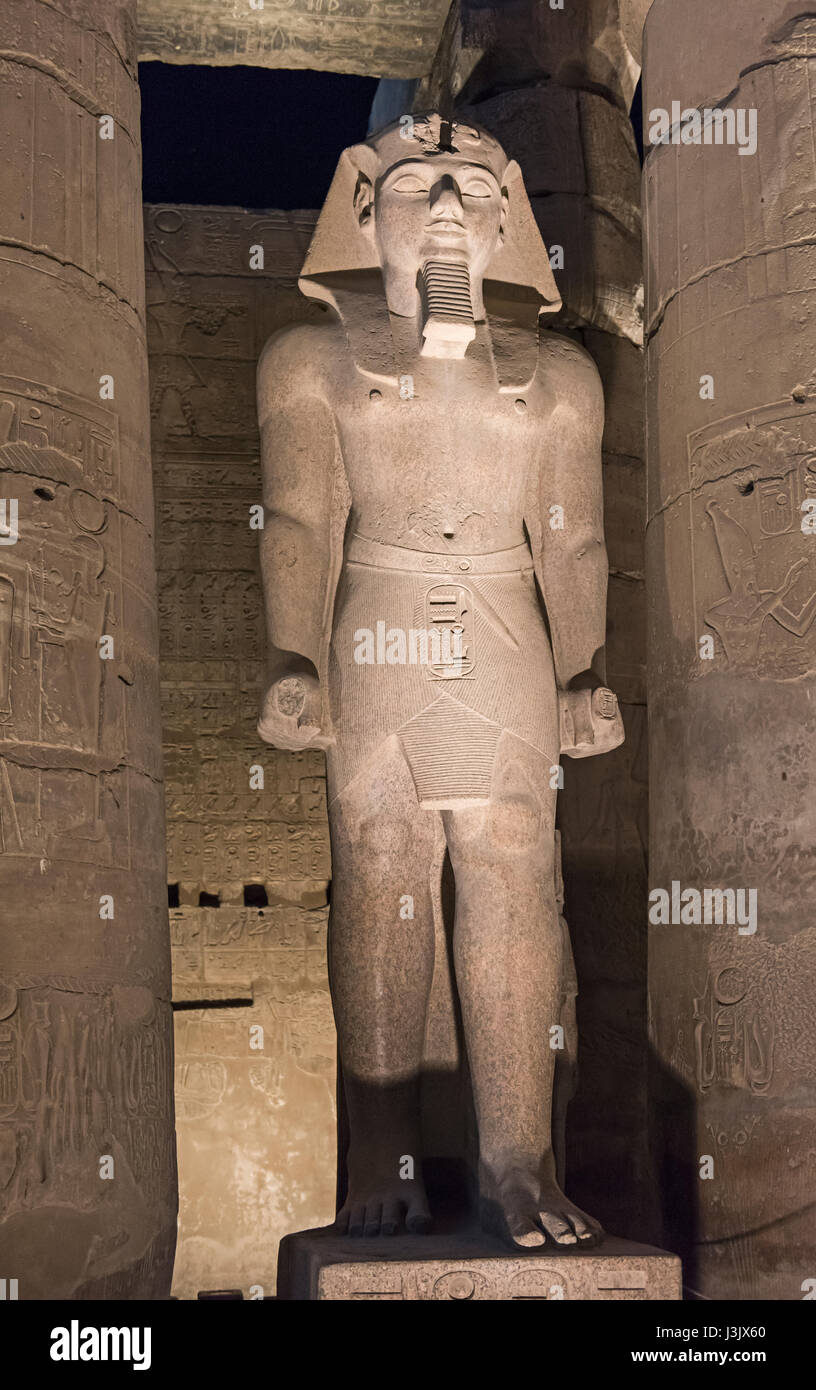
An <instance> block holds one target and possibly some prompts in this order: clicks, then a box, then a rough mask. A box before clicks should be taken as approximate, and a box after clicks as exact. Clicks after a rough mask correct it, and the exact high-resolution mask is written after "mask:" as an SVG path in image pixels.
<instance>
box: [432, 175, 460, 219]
mask: <svg viewBox="0 0 816 1390" xmlns="http://www.w3.org/2000/svg"><path fill="white" fill-rule="evenodd" d="M431 212H432V213H433V215H434V217H440V218H441V217H453V218H455V219H456V220H457V221H459V220H460V219H461V216H462V199H461V197H460V196H459V189H458V187H457V185H456V181H455V180H454V179H453V178H451V176H450V174H443V176H442V178H441V179H440V180H439V182H438V183H437V184H435V185H434V187H433V188H432V190H431Z"/></svg>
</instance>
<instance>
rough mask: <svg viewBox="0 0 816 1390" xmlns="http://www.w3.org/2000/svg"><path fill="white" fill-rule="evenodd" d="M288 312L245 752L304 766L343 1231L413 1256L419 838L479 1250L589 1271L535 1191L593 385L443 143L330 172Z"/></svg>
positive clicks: (270, 346)
mask: <svg viewBox="0 0 816 1390" xmlns="http://www.w3.org/2000/svg"><path fill="white" fill-rule="evenodd" d="M300 286H301V289H302V291H303V292H304V294H306V295H308V296H310V297H311V298H313V299H317V300H319V301H322V303H323V305H324V306H326V308H327V313H326V318H325V321H324V322H320V323H315V324H301V325H295V326H291V327H288V328H285V329H283V330H282V331H280V332H278V333H276V334H275V335H274V337H273V338H271V339H270V341H269V342H268V343H267V345H266V347H265V349H264V351H263V354H262V357H261V361H260V364H259V368H258V403H259V416H260V426H261V439H262V445H261V447H262V467H263V476H264V507H265V527H264V530H263V532H262V538H261V558H262V571H263V583H264V591H265V602H266V614H267V627H268V643H269V682H268V688H267V693H266V696H265V700H264V704H263V709H262V713H261V718H260V722H259V731H260V733H261V735H262V737H263V738H264V739H266V740H267V741H268V742H269V743H272V744H274V745H275V746H276V747H278V748H286V749H304V748H323V749H325V751H326V760H327V772H328V798H329V818H330V829H331V846H332V858H333V882H332V901H331V920H330V928H329V969H330V980H331V990H332V1000H333V1005H334V1011H335V1017H336V1021H337V1029H338V1036H339V1051H340V1060H341V1065H342V1075H343V1084H344V1088H345V1098H346V1105H347V1112H348V1122H349V1134H350V1139H349V1150H348V1156H347V1166H348V1194H347V1197H346V1201H345V1203H344V1205H343V1207H342V1209H341V1211H340V1213H339V1214H338V1217H337V1230H338V1231H341V1232H347V1233H348V1234H350V1235H352V1236H354V1235H361V1234H365V1235H366V1236H371V1235H376V1234H383V1235H387V1234H390V1233H393V1232H395V1231H397V1230H407V1231H409V1232H422V1231H425V1230H426V1229H428V1227H429V1223H430V1214H429V1210H428V1203H427V1199H426V1195H425V1191H424V1189H423V1185H422V1177H421V1172H422V1169H421V1155H420V1132H419V1124H418V1077H419V1074H420V1069H421V1061H422V1053H423V1043H424V1037H425V1026H426V1011H427V1005H428V992H429V989H430V984H431V976H432V971H433V964H434V928H433V891H432V889H433V885H432V882H431V877H432V873H433V872H434V866H436V867H437V868H438V858H437V855H436V852H435V844H436V842H437V836H438V834H439V832H440V826H441V831H442V833H443V834H444V839H445V841H446V844H447V851H448V854H449V856H450V861H451V865H452V869H453V874H454V878H455V886H456V907H455V925H454V949H453V954H454V964H455V974H456V986H457V990H458V994H459V998H460V1002H461V1010H462V1020H463V1027H464V1033H465V1040H466V1046H467V1054H468V1061H469V1067H470V1073H471V1077H472V1084H473V1093H474V1103H475V1112H476V1118H477V1123H478V1135H479V1191H480V1206H481V1213H482V1220H483V1222H484V1224H485V1225H486V1227H487V1228H489V1229H491V1230H493V1231H494V1232H498V1233H499V1234H501V1235H502V1236H503V1237H504V1238H505V1239H506V1240H508V1241H509V1242H511V1243H515V1244H516V1245H518V1246H524V1247H527V1246H537V1245H543V1244H545V1243H546V1242H547V1241H548V1240H549V1241H550V1242H552V1243H554V1244H555V1245H556V1246H568V1245H575V1244H577V1243H582V1244H583V1243H586V1244H588V1245H589V1244H591V1243H592V1242H593V1241H595V1240H597V1239H598V1237H599V1235H600V1228H599V1227H598V1225H597V1223H596V1222H594V1221H593V1220H592V1219H591V1218H590V1217H589V1216H587V1215H586V1214H585V1213H584V1212H582V1211H580V1210H579V1209H578V1208H577V1207H576V1206H575V1205H574V1204H573V1203H572V1202H570V1201H569V1200H568V1199H567V1198H566V1197H565V1196H564V1194H563V1192H562V1191H561V1189H560V1187H559V1185H558V1181H557V1173H556V1163H555V1158H554V1147H553V1138H552V1097H553V1073H554V1064H555V1057H556V1052H555V1050H553V1048H552V1047H551V1037H552V1033H551V1029H552V1026H553V1025H554V1024H557V1023H558V1021H559V1009H560V1001H561V997H562V994H561V988H562V971H563V968H564V942H563V937H562V932H561V926H560V923H559V916H558V908H557V903H556V895H555V887H554V884H555V874H554V845H555V828H554V824H555V802H556V790H557V787H558V784H559V759H560V754H561V752H567V753H569V754H571V755H572V756H587V755H589V754H592V753H596V752H603V751H605V750H606V749H608V748H611V747H614V746H616V745H617V744H618V743H620V742H621V740H622V738H623V730H622V725H621V721H620V715H619V712H618V708H617V702H616V700H615V697H614V695H612V693H611V692H610V691H608V690H606V689H605V688H604V687H603V684H602V675H603V673H602V671H601V670H600V669H599V665H600V662H601V661H602V657H603V644H604V637H605V616H606V588H607V560H606V550H605V546H604V538H603V527H602V495H601V433H602V425H603V396H602V391H601V386H600V382H599V378H598V374H597V371H596V369H595V367H594V365H593V363H592V361H591V360H590V358H589V357H588V356H587V354H586V353H585V352H584V351H583V350H582V348H581V347H579V346H577V345H576V344H575V343H573V342H572V341H570V340H568V339H565V338H563V337H559V336H556V335H554V334H549V333H547V332H543V331H541V330H540V327H539V319H540V316H541V315H542V313H546V312H548V311H553V310H554V309H557V308H558V307H559V299H558V294H557V291H556V288H555V284H554V281H553V278H552V273H551V270H550V266H549V260H548V257H547V253H546V251H545V248H544V246H543V244H542V241H541V237H540V234H539V232H538V229H537V227H536V224H535V221H534V219H533V216H532V212H531V209H530V206H529V202H528V200H527V196H526V194H525V191H524V187H523V184H522V179H521V174H520V171H519V169H518V166H517V165H516V164H515V163H513V162H508V160H507V157H506V155H505V154H504V153H503V151H502V150H501V148H500V147H499V145H498V144H497V143H496V141H495V140H494V139H493V138H492V137H491V136H490V135H489V134H487V133H486V132H484V131H481V130H478V129H476V128H474V127H473V126H470V125H467V124H463V123H448V122H446V121H444V120H443V119H441V118H440V117H439V116H438V115H436V114H430V115H426V116H416V117H414V118H413V119H412V120H408V119H407V118H403V119H402V121H401V122H399V123H398V124H395V125H394V126H391V127H388V128H387V129H385V130H384V131H382V132H381V133H380V134H378V135H376V136H375V137H373V138H372V139H371V140H370V141H369V142H367V143H366V144H363V145H359V146H356V147H354V148H352V149H350V150H346V151H345V152H344V154H343V155H342V157H341V160H340V163H339V166H338V170H337V173H336V175H335V178H334V181H333V183H332V187H331V190H330V192H329V195H328V198H327V201H326V204H325V206H324V209H323V212H322V214H321V216H320V219H319V222H318V224H317V227H316V230H315V234H314V238H313V241H312V244H311V247H310V249H309V253H308V256H307V258H306V262H305V265H304V268H303V272H302V276H301V280H300ZM406 1156H411V1157H413V1159H414V1164H413V1173H414V1176H413V1177H410V1176H408V1177H406V1167H405V1163H404V1160H405V1157H406Z"/></svg>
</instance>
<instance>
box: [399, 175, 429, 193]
mask: <svg viewBox="0 0 816 1390" xmlns="http://www.w3.org/2000/svg"><path fill="white" fill-rule="evenodd" d="M391 187H392V188H393V190H394V192H395V193H427V191H428V186H427V184H425V183H424V182H423V181H422V179H421V178H420V177H419V175H418V174H403V175H402V177H401V178H399V179H396V180H395V182H394V183H393V184H392V185H391Z"/></svg>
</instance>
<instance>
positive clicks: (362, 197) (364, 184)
mask: <svg viewBox="0 0 816 1390" xmlns="http://www.w3.org/2000/svg"><path fill="white" fill-rule="evenodd" d="M354 212H355V215H356V217H357V221H358V222H359V224H360V227H361V228H362V230H363V231H364V232H370V231H372V230H373V226H374V185H373V184H372V182H371V180H370V179H369V178H368V176H367V175H366V174H364V173H363V171H362V169H361V170H360V171H359V173H358V174H357V186H356V188H355V190H354Z"/></svg>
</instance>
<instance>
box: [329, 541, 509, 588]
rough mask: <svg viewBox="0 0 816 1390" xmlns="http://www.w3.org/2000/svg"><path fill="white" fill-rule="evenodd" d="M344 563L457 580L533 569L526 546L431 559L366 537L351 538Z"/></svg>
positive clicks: (414, 551) (427, 555) (431, 556)
mask: <svg viewBox="0 0 816 1390" xmlns="http://www.w3.org/2000/svg"><path fill="white" fill-rule="evenodd" d="M346 560H347V561H348V562H349V563H350V564H354V565H370V566H371V567H372V568H374V569H386V570H403V571H406V572H408V573H410V574H449V575H451V577H454V576H455V577H456V578H457V579H461V578H462V577H463V575H466V574H519V573H520V572H522V571H524V570H531V569H532V568H533V560H532V556H531V555H530V551H529V548H528V546H526V545H516V546H513V549H512V550H494V551H492V552H491V553H490V554H489V555H450V554H448V555H434V554H430V553H429V552H428V551H426V550H408V549H407V548H406V547H405V546H402V545H382V544H381V543H380V541H372V540H368V538H367V537H366V536H358V535H353V536H352V537H351V539H350V541H349V543H348V546H347V547H346Z"/></svg>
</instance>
